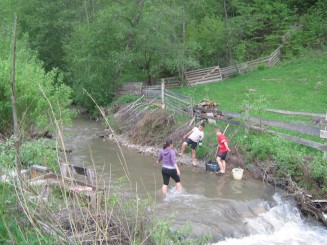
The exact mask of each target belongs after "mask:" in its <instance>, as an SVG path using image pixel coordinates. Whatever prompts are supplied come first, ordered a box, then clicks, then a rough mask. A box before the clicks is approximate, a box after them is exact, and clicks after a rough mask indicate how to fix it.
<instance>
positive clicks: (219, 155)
mask: <svg viewBox="0 0 327 245" xmlns="http://www.w3.org/2000/svg"><path fill="white" fill-rule="evenodd" d="M227 153H228V151H225V152H219V153H218V155H217V157H220V159H221V160H225V159H226V157H227Z"/></svg>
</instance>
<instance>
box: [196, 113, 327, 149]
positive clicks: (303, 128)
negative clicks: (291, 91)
mask: <svg viewBox="0 0 327 245" xmlns="http://www.w3.org/2000/svg"><path fill="white" fill-rule="evenodd" d="M209 111H210V112H212V110H202V112H209ZM267 111H269V110H267ZM270 111H272V112H275V113H283V114H285V113H284V112H283V111H278V110H270ZM291 113H292V115H302V116H309V117H314V118H316V121H319V122H317V125H316V126H308V125H304V124H298V123H286V122H279V121H272V120H266V119H262V118H257V117H250V118H248V119H244V115H242V114H240V113H234V112H227V111H217V112H216V113H214V114H218V115H219V114H222V115H224V117H221V116H218V117H210V116H206V115H204V114H203V113H201V114H200V115H199V114H197V115H196V116H198V117H199V118H201V119H208V120H209V119H210V120H215V121H224V122H226V123H231V124H235V125H242V126H244V127H249V128H252V129H253V130H259V131H266V132H268V133H270V134H272V135H276V136H278V137H282V138H284V139H287V140H290V141H293V142H295V143H297V144H301V145H305V146H308V147H311V148H314V149H317V150H321V151H324V152H327V144H322V143H319V142H316V141H312V140H307V139H304V138H302V137H297V136H293V135H288V134H285V133H280V132H277V131H276V130H273V129H267V128H265V126H268V127H275V128H279V129H286V130H289V131H292V132H297V133H301V135H302V134H306V135H310V136H314V137H316V139H319V138H320V139H326V138H327V118H326V119H323V116H324V115H323V114H312V113H296V112H291ZM235 119H237V120H235ZM322 127H324V129H322Z"/></svg>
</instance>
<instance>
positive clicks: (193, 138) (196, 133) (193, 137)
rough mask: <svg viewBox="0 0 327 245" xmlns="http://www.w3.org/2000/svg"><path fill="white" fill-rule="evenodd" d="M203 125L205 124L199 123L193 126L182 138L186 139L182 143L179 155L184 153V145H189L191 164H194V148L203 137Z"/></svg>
mask: <svg viewBox="0 0 327 245" xmlns="http://www.w3.org/2000/svg"><path fill="white" fill-rule="evenodd" d="M204 126H205V124H204V123H201V124H200V126H199V127H194V128H193V129H192V130H191V131H190V132H188V133H187V134H185V135H184V136H183V138H184V139H186V140H185V141H184V142H183V144H182V149H181V153H180V156H183V155H184V151H185V148H186V146H188V145H191V149H192V164H193V166H196V148H197V146H198V142H199V141H200V140H203V137H204V133H203V130H204Z"/></svg>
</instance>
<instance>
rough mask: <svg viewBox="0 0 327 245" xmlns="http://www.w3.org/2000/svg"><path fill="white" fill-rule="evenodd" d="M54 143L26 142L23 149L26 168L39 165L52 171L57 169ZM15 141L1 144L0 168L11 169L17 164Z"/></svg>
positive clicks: (22, 159)
mask: <svg viewBox="0 0 327 245" xmlns="http://www.w3.org/2000/svg"><path fill="white" fill-rule="evenodd" d="M54 147H55V146H54V144H53V142H50V141H46V140H44V139H41V140H37V141H25V142H24V143H23V144H22V147H21V161H22V165H23V166H24V167H29V166H31V165H34V164H37V165H42V166H48V167H49V168H51V169H52V170H56V168H57V160H56V159H57V156H56V152H55V149H54ZM15 154H16V151H15V148H14V140H13V138H10V139H9V140H7V141H6V143H5V144H0V156H1V158H0V166H1V167H2V168H3V169H11V168H13V167H14V163H15Z"/></svg>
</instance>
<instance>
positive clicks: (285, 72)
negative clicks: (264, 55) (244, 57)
mask: <svg viewBox="0 0 327 245" xmlns="http://www.w3.org/2000/svg"><path fill="white" fill-rule="evenodd" d="M326 75H327V53H326V52H320V53H307V54H306V55H303V56H302V57H300V58H297V59H295V60H292V61H285V62H283V63H280V64H279V65H277V66H276V67H271V68H262V69H260V70H258V71H254V72H251V73H248V74H244V75H242V76H238V77H235V78H231V79H227V80H224V81H222V82H217V83H211V84H208V85H201V86H197V87H184V88H181V89H178V91H179V92H181V93H183V94H185V95H188V96H191V97H193V98H194V100H195V102H199V101H201V100H202V99H203V98H207V99H209V100H213V101H217V102H218V103H220V106H219V109H220V110H225V111H231V112H240V111H241V110H243V106H242V104H243V101H244V100H247V98H249V96H250V97H251V99H253V100H255V99H257V100H258V99H260V98H261V100H262V104H264V105H265V107H267V108H271V109H279V110H288V111H298V112H308V113H322V114H323V113H326V112H327V111H326V110H327V106H326V105H327V76H326ZM253 113H254V115H256V112H253ZM266 116H268V117H270V118H274V117H277V118H281V116H278V115H276V114H271V113H270V114H269V115H268V114H266Z"/></svg>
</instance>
